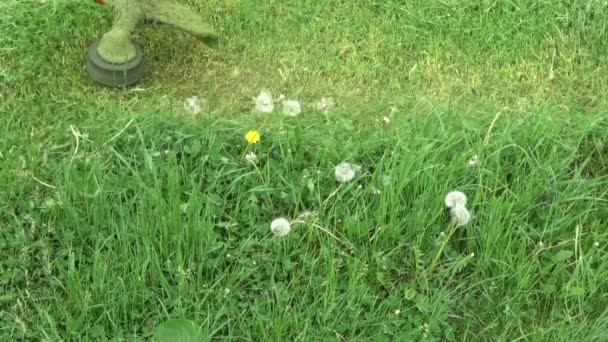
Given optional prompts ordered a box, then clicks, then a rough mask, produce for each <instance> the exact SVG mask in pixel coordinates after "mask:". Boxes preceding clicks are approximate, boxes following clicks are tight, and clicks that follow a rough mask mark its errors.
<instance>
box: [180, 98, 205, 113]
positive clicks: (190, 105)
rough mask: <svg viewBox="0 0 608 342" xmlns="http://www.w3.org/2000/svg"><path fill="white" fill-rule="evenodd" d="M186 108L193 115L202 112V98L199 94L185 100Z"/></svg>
mask: <svg viewBox="0 0 608 342" xmlns="http://www.w3.org/2000/svg"><path fill="white" fill-rule="evenodd" d="M184 109H185V110H186V111H187V112H188V113H190V114H192V115H196V114H198V113H200V112H201V110H202V109H201V100H200V99H199V98H198V96H192V97H189V98H187V99H186V101H184Z"/></svg>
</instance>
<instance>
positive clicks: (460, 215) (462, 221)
mask: <svg viewBox="0 0 608 342" xmlns="http://www.w3.org/2000/svg"><path fill="white" fill-rule="evenodd" d="M450 215H451V216H452V223H455V224H456V225H457V226H459V227H461V226H464V225H466V224H467V223H469V221H470V220H471V213H470V212H469V209H467V208H465V207H464V206H456V207H454V208H452V209H450Z"/></svg>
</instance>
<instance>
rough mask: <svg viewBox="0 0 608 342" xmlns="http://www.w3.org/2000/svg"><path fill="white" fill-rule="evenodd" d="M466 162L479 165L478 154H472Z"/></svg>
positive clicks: (470, 164)
mask: <svg viewBox="0 0 608 342" xmlns="http://www.w3.org/2000/svg"><path fill="white" fill-rule="evenodd" d="M468 164H469V166H477V165H479V156H478V155H474V156H473V157H472V158H471V159H469V161H468Z"/></svg>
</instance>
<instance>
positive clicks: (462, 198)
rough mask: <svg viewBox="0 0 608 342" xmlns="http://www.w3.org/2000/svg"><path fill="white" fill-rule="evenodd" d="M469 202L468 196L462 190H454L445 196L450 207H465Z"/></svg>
mask: <svg viewBox="0 0 608 342" xmlns="http://www.w3.org/2000/svg"><path fill="white" fill-rule="evenodd" d="M466 204H467V196H466V195H465V194H464V193H462V192H460V191H452V192H450V193H448V194H447V195H446V196H445V205H446V207H448V208H455V207H464V206H465V205H466Z"/></svg>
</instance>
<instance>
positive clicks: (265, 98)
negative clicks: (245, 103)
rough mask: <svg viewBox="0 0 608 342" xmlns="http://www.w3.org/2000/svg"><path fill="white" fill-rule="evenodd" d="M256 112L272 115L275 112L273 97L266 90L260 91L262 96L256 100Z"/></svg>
mask: <svg viewBox="0 0 608 342" xmlns="http://www.w3.org/2000/svg"><path fill="white" fill-rule="evenodd" d="M254 102H255V110H256V111H257V112H259V113H270V112H272V111H273V110H274V103H273V102H272V95H270V93H269V92H268V91H266V90H262V91H260V94H259V95H258V96H257V97H256V98H255V99H254Z"/></svg>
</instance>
